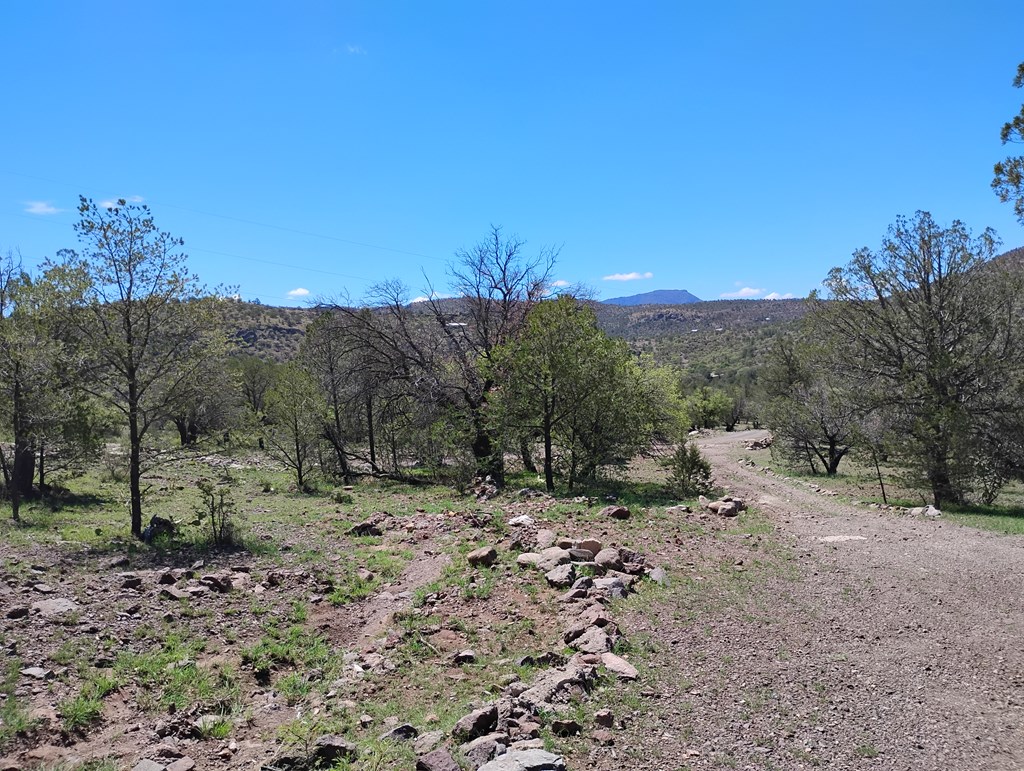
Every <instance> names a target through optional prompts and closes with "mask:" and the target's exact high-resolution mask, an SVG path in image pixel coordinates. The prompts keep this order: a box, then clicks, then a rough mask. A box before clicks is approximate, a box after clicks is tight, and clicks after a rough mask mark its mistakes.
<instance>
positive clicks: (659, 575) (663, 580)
mask: <svg viewBox="0 0 1024 771" xmlns="http://www.w3.org/2000/svg"><path fill="white" fill-rule="evenodd" d="M647 577H648V578H650V579H651V580H652V581H654V583H656V584H658V585H660V586H668V573H666V572H665V568H654V570H652V571H651V572H650V573H648V574H647Z"/></svg>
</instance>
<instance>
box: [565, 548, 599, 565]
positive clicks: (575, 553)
mask: <svg viewBox="0 0 1024 771" xmlns="http://www.w3.org/2000/svg"><path fill="white" fill-rule="evenodd" d="M568 551H569V559H571V560H572V561H573V562H593V561H594V552H592V551H590V550H589V549H569V550H568Z"/></svg>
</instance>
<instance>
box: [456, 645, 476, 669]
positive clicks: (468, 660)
mask: <svg viewBox="0 0 1024 771" xmlns="http://www.w3.org/2000/svg"><path fill="white" fill-rule="evenodd" d="M452 661H453V662H454V663H455V664H458V665H462V664H472V663H473V662H475V661H476V651H474V650H472V649H470V648H466V650H464V651H459V652H458V653H456V654H455V655H454V656H452Z"/></svg>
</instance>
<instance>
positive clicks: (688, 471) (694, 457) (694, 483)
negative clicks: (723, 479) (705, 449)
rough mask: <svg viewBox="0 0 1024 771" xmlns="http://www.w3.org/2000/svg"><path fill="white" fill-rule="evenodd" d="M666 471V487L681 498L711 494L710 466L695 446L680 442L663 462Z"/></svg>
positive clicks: (712, 482)
mask: <svg viewBox="0 0 1024 771" xmlns="http://www.w3.org/2000/svg"><path fill="white" fill-rule="evenodd" d="M664 464H665V467H666V468H667V469H668V487H669V489H670V490H671V491H672V492H673V493H674V494H675V495H678V496H680V497H682V498H693V497H696V496H698V495H704V494H705V493H709V492H711V489H712V487H713V486H714V481H713V480H712V478H711V464H710V463H709V462H708V460H707V458H705V457H704V455H703V454H701V451H700V450H699V449H698V448H697V446H696V445H694V444H690V443H688V442H687V441H685V440H684V441H682V442H680V443H679V445H678V446H677V447H676V450H675V452H673V453H672V455H671V456H669V457H668V458H667V459H666V460H665V461H664Z"/></svg>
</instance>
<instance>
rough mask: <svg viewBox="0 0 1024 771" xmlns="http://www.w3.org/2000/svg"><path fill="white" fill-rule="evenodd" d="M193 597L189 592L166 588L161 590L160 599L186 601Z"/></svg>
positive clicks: (170, 587)
mask: <svg viewBox="0 0 1024 771" xmlns="http://www.w3.org/2000/svg"><path fill="white" fill-rule="evenodd" d="M189 597H191V595H190V594H189V593H188V592H183V591H182V590H181V589H175V588H174V587H173V586H165V587H164V588H163V589H161V590H160V599H162V600H185V599H188V598H189Z"/></svg>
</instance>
